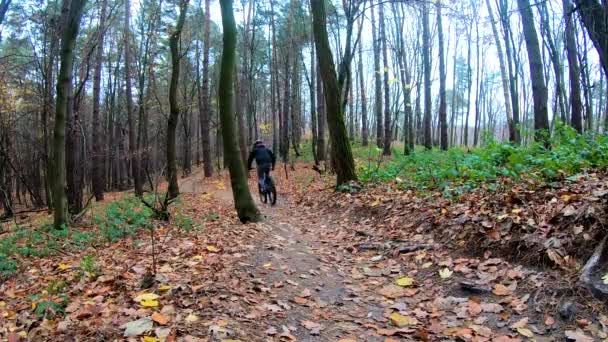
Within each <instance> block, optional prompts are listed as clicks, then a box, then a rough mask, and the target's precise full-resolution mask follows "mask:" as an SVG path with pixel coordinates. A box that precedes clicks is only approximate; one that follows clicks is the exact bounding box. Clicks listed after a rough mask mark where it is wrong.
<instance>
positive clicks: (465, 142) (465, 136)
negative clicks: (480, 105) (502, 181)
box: [463, 22, 473, 146]
mask: <svg viewBox="0 0 608 342" xmlns="http://www.w3.org/2000/svg"><path fill="white" fill-rule="evenodd" d="M470 24H471V26H470V27H469V34H468V42H467V82H468V83H467V113H466V116H465V121H464V134H463V145H464V146H469V116H470V114H471V91H472V88H473V70H472V68H471V45H472V39H473V26H472V24H473V23H472V22H471V23H470Z"/></svg>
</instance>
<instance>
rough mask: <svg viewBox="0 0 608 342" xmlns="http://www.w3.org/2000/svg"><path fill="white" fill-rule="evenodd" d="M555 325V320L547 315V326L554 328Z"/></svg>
mask: <svg viewBox="0 0 608 342" xmlns="http://www.w3.org/2000/svg"><path fill="white" fill-rule="evenodd" d="M553 324H555V319H553V317H551V316H549V315H545V325H547V326H552V325H553Z"/></svg>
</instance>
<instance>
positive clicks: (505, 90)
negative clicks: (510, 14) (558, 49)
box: [486, 0, 538, 142]
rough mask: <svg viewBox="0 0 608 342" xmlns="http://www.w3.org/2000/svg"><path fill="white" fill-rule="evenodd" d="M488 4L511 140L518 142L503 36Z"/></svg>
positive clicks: (487, 1) (488, 3)
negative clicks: (503, 50)
mask: <svg viewBox="0 0 608 342" xmlns="http://www.w3.org/2000/svg"><path fill="white" fill-rule="evenodd" d="M518 1H519V0H518ZM486 5H487V6H488V13H489V15H490V23H491V24H492V33H493V35H494V41H495V43H496V50H497V51H498V61H499V64H500V76H501V79H502V92H503V95H504V98H505V111H506V112H507V124H508V126H509V140H510V141H513V142H517V141H516V139H515V138H516V133H515V125H514V123H513V113H512V109H511V98H510V94H509V78H508V76H507V65H506V63H505V57H504V55H503V52H502V42H501V37H500V35H499V33H498V28H497V27H496V22H495V21H494V11H493V10H492V5H491V4H490V0H486ZM520 9H521V6H520ZM535 33H536V31H535ZM537 40H538V39H537Z"/></svg>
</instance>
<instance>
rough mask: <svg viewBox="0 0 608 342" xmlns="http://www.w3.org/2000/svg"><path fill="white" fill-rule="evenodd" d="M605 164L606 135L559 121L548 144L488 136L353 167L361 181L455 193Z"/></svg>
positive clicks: (607, 160)
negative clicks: (468, 145) (480, 142)
mask: <svg viewBox="0 0 608 342" xmlns="http://www.w3.org/2000/svg"><path fill="white" fill-rule="evenodd" d="M607 165H608V136H606V135H602V134H585V135H579V134H577V133H576V132H575V131H574V130H573V129H572V128H570V127H566V126H560V127H559V128H558V129H557V130H556V133H555V134H554V135H553V137H552V139H551V148H550V149H546V148H545V147H543V146H542V145H541V144H538V143H531V144H529V145H527V146H515V145H513V144H511V143H508V142H498V141H495V140H491V139H489V140H487V143H486V144H485V145H484V146H482V147H479V148H472V149H465V148H462V147H454V148H451V149H449V150H448V151H439V150H430V151H422V152H416V153H414V154H411V155H408V156H405V155H403V154H396V153H394V154H393V157H392V158H390V159H382V158H381V157H378V156H376V157H372V158H367V159H366V160H364V161H362V160H360V159H358V160H357V169H358V170H357V171H358V174H359V177H360V180H361V181H363V182H365V183H371V182H396V183H397V185H398V186H399V187H400V188H402V189H416V190H419V191H422V192H424V191H442V192H443V194H444V196H454V195H459V194H462V193H464V192H467V191H471V190H474V189H476V188H479V187H481V186H485V187H487V188H489V189H492V188H495V187H496V186H497V185H499V184H500V182H501V181H503V180H505V179H511V180H515V181H518V180H536V181H539V182H543V183H547V182H553V181H559V180H564V179H566V178H568V177H573V176H575V175H576V174H578V173H581V172H585V171H587V170H589V169H597V168H605V167H606V166H607Z"/></svg>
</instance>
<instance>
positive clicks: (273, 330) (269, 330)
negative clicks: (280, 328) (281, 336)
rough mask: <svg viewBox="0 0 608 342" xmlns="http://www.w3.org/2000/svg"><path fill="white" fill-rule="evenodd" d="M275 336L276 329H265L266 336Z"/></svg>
mask: <svg viewBox="0 0 608 342" xmlns="http://www.w3.org/2000/svg"><path fill="white" fill-rule="evenodd" d="M276 334H277V329H276V328H275V327H268V329H266V335H268V336H274V335H276Z"/></svg>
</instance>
